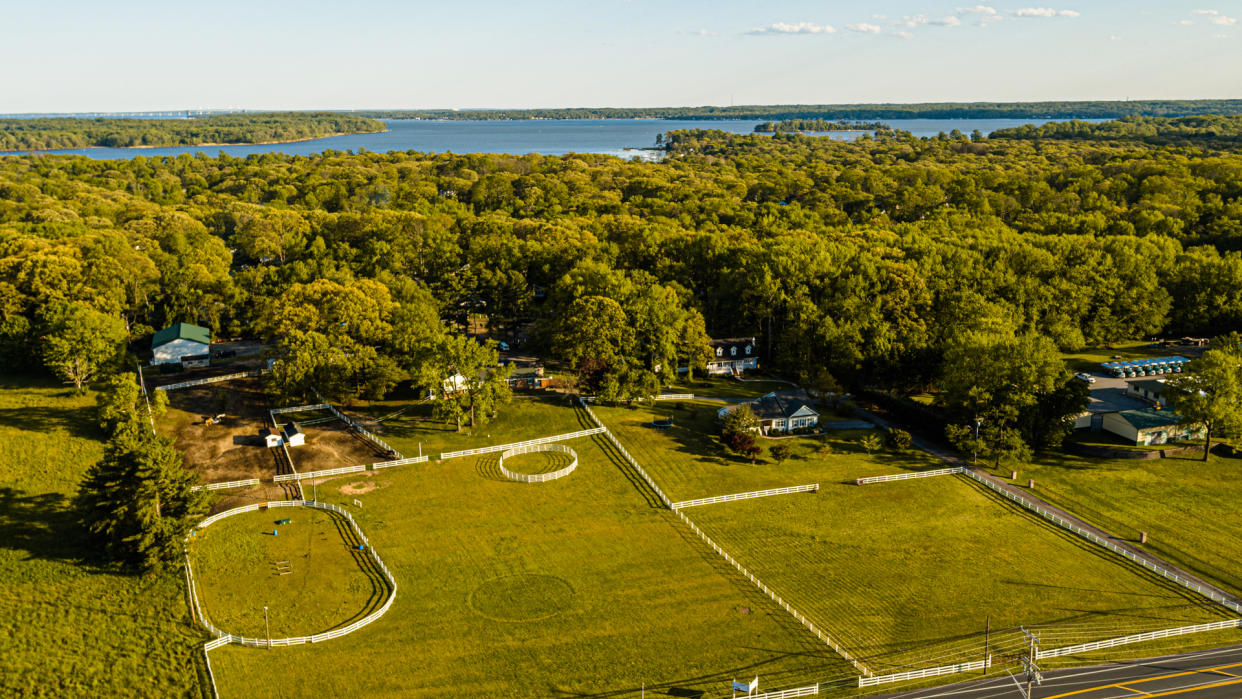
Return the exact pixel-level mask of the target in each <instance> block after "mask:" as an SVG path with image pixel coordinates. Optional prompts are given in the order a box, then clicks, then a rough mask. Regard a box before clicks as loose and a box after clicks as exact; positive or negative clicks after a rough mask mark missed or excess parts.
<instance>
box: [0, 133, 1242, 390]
mask: <svg viewBox="0 0 1242 699" xmlns="http://www.w3.org/2000/svg"><path fill="white" fill-rule="evenodd" d="M668 142H669V143H670V151H669V152H668V154H667V155H668V157H667V158H666V159H665V160H664V161H663V162H657V163H647V162H637V161H625V160H621V159H618V158H615V157H610V156H605V155H569V156H560V157H550V156H540V155H526V156H509V155H453V154H439V155H427V154H418V153H390V154H377V153H362V154H355V155H350V154H344V153H340V152H327V153H323V154H320V155H316V156H310V157H295V156H288V155H282V154H275V153H273V154H265V155H257V156H252V157H249V158H245V159H239V158H233V157H228V156H221V157H218V158H208V157H206V156H202V155H199V156H190V155H184V156H178V157H175V158H143V157H139V158H135V159H133V160H122V161H95V160H90V159H87V158H82V157H70V156H14V157H9V158H5V159H3V160H2V161H0V352H3V354H4V361H7V362H8V363H9V364H10V365H20V364H23V363H24V364H30V363H31V362H32V361H34V362H37V361H39V359H40V358H42V359H44V360H48V356H47V354H48V353H49V352H50V351H51V350H50V348H51V347H52V345H51V344H49V343H48V342H47V341H46V339H47V338H49V337H54V336H57V334H58V333H62V334H63V333H64V332H68V330H67V329H69V328H72V327H75V326H83V325H87V326H91V324H92V323H93V324H94V325H93V326H92V327H95V326H97V327H99V328H102V329H104V330H106V331H107V333H108V337H118V336H119V337H122V338H129V339H131V340H132V339H137V338H142V337H144V336H146V335H148V334H149V333H150V332H151V331H152V330H153V329H158V328H160V327H163V326H165V325H166V324H169V323H173V322H177V321H190V322H196V323H201V324H205V325H208V326H210V327H211V328H213V329H214V330H215V331H216V332H217V333H218V334H221V335H224V336H234V337H235V336H243V335H251V334H263V335H265V336H266V337H268V338H269V339H273V340H275V341H277V343H278V345H279V351H280V352H282V353H284V354H285V356H286V357H288V358H291V359H290V361H289V363H288V365H287V366H288V369H289V371H288V373H287V374H285V375H284V376H285V382H286V386H285V388H286V389H287V390H289V391H291V392H296V391H297V390H299V388H300V387H304V386H305V385H308V384H309V383H310V382H312V381H314V382H319V383H322V384H325V385H331V386H333V389H332V390H333V393H334V394H335V395H337V396H348V395H361V394H375V393H382V392H383V391H384V390H386V389H387V388H389V387H391V386H392V385H393V383H394V382H396V381H398V380H400V379H401V378H403V377H406V376H415V377H417V376H426V372H427V371H428V369H427V367H426V366H425V364H426V362H423V360H424V359H427V358H429V357H431V356H432V355H434V354H435V353H434V352H429V351H428V350H427V349H426V348H427V347H430V346H431V345H430V344H428V343H432V342H438V341H439V340H436V339H435V337H433V336H435V335H438V334H440V333H442V332H444V331H445V328H447V329H449V330H451V328H452V326H453V324H454V323H457V322H459V321H461V320H463V319H464V316H465V315H466V314H467V313H482V314H486V316H487V317H488V319H489V322H490V324H491V326H492V328H493V330H494V332H495V333H496V334H497V335H499V336H500V337H504V338H517V337H520V336H528V338H529V343H530V344H531V346H533V347H534V348H535V349H537V350H538V349H542V350H543V351H545V352H547V353H550V354H551V355H553V356H557V357H560V358H562V359H564V360H566V361H568V362H570V363H571V364H572V365H573V366H574V367H575V368H576V369H578V370H579V372H580V373H581V376H582V379H583V381H584V382H585V385H586V386H587V387H589V388H591V389H596V390H602V389H607V390H615V391H617V392H619V393H621V394H625V393H628V394H641V393H643V392H646V391H650V390H652V389H653V387H657V388H658V385H659V384H660V383H661V382H663V381H666V380H667V379H668V378H669V376H670V373H669V372H671V367H673V366H675V365H676V364H678V363H681V364H685V363H686V362H690V363H696V362H699V361H701V360H702V357H701V353H702V346H703V342H702V340H703V338H704V337H705V334H704V333H706V335H711V336H714V337H728V336H749V335H755V336H757V337H758V338H760V341H759V345H760V347H761V352H762V359H763V361H764V363H765V365H766V366H767V367H769V368H770V369H772V370H774V371H778V372H782V373H785V374H786V375H788V376H790V377H793V378H798V379H801V380H804V381H816V380H819V379H820V378H821V377H823V376H827V375H831V376H833V377H835V379H836V380H839V381H841V382H844V383H847V384H849V385H864V384H865V385H877V386H882V387H886V388H894V389H898V390H906V389H916V388H918V387H921V386H926V385H927V384H929V383H930V382H933V381H935V380H936V379H937V377H939V376H940V375H941V373H942V369H943V367H944V365H945V359H944V358H945V356H946V354H947V353H948V351H949V349H950V348H952V347H954V346H956V345H957V344H959V343H960V340H961V338H963V337H967V336H971V335H972V334H973V335H978V334H992V335H1002V336H1003V335H1009V336H1014V335H1022V336H1032V337H1038V338H1042V339H1044V340H1046V341H1047V342H1049V343H1051V345H1052V346H1055V347H1057V348H1061V349H1072V348H1078V347H1081V346H1083V345H1086V344H1097V343H1107V342H1111V341H1115V340H1121V339H1125V338H1133V337H1146V336H1151V335H1155V334H1159V333H1175V334H1185V333H1193V334H1196V335H1212V334H1218V333H1222V332H1227V331H1229V330H1233V329H1236V328H1238V327H1240V326H1242V157H1239V156H1237V155H1234V154H1232V153H1230V152H1223V151H1215V150H1212V149H1211V148H1210V147H1208V146H1206V145H1201V146H1196V147H1193V148H1191V147H1182V146H1153V145H1149V144H1145V143H1142V142H1134V141H1094V140H1093V141H1080V140H1030V139H1024V138H990V139H975V140H971V139H967V138H966V137H964V136H960V135H958V136H956V137H950V136H944V137H942V138H938V139H916V138H913V137H911V136H909V135H908V134H902V133H898V134H894V135H890V136H883V137H880V138H871V137H864V139H863V140H860V141H857V142H853V143H842V142H837V141H833V140H829V139H822V138H814V137H808V136H802V135H798V134H777V135H774V136H761V135H730V134H726V133H722V132H717V131H681V132H673V133H671V134H669V137H668ZM87 316H90V317H89V318H87ZM441 320H445V321H448V325H445V326H442V325H441V322H440V321H441ZM88 321H89V322H88ZM110 323H111V324H112V325H109V324H110ZM100 332H103V330H100ZM584 347H585V348H586V349H583V348H584ZM419 348H423V349H421V350H420V349H419ZM295 359H296V360H297V361H294V360H295ZM49 365H50V361H49ZM295 369H296V371H295ZM332 372H336V373H335V374H332ZM329 374H331V375H329Z"/></svg>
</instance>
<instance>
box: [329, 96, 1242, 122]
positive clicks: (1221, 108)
mask: <svg viewBox="0 0 1242 699" xmlns="http://www.w3.org/2000/svg"><path fill="white" fill-rule="evenodd" d="M351 113H352V114H359V115H362V116H366V117H370V118H373V119H444V120H452V121H493V120H526V119H740V120H754V121H761V120H771V121H779V120H783V119H829V120H876V119H1116V118H1118V117H1123V116H1134V115H1142V116H1153V117H1176V116H1189V115H1195V114H1239V113H1242V100H1232V99H1219V100H1125V101H1120V100H1116V101H1107V100H1091V101H1059V102H925V103H917V104H892V103H878V104H775V105H739V106H731V107H715V106H702V107H620V108H618V107H567V108H555V109H387V110H357V111H354V112H351Z"/></svg>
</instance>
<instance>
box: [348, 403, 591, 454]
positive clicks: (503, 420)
mask: <svg viewBox="0 0 1242 699" xmlns="http://www.w3.org/2000/svg"><path fill="white" fill-rule="evenodd" d="M569 405H570V399H569V398H568V397H567V396H563V395H559V394H547V395H545V394H529V393H519V394H517V395H515V396H514V397H513V402H512V403H510V404H508V405H503V406H501V407H500V412H499V415H498V416H497V417H496V418H495V419H494V420H491V421H489V422H488V423H487V424H486V425H483V426H481V427H479V428H477V429H474V430H471V429H470V424H469V421H466V422H465V423H464V424H463V429H462V431H461V432H458V431H457V425H456V423H452V424H450V423H447V422H444V421H441V420H437V419H435V418H434V417H432V405H431V404H430V403H427V402H423V401H417V400H394V401H374V402H369V403H361V404H359V405H357V406H355V407H353V408H351V409H349V410H347V411H346V412H347V413H350V414H353V415H362V416H366V417H369V418H379V417H383V416H386V415H391V414H393V413H396V412H398V411H401V412H400V414H399V415H396V416H395V417H392V418H389V419H387V420H384V421H383V422H382V423H381V425H380V427H378V428H374V427H372V426H371V425H365V426H366V427H367V429H373V430H374V431H375V433H376V434H378V435H379V436H380V438H381V439H383V440H384V441H385V442H388V443H389V444H391V445H392V446H393V447H394V448H396V449H397V450H398V451H400V452H401V453H403V454H405V455H406V456H418V454H419V450H420V448H421V450H422V453H423V454H429V455H430V456H431V458H433V459H434V458H436V457H437V456H438V455H439V454H440V453H441V452H446V451H458V450H461V449H472V448H475V447H483V446H490V445H494V444H510V443H512V442H521V441H524V440H527V439H535V438H537V437H547V436H550V435H554V434H564V433H566V432H576V431H578V430H582V429H586V427H584V426H583V424H582V423H581V422H580V421H579V419H578V417H577V415H576V413H575V412H574V411H573V410H569V409H567V408H568V406H569Z"/></svg>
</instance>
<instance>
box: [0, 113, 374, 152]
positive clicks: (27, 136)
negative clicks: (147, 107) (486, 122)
mask: <svg viewBox="0 0 1242 699" xmlns="http://www.w3.org/2000/svg"><path fill="white" fill-rule="evenodd" d="M386 128H387V127H385V126H384V124H383V122H380V121H376V120H374V119H367V118H364V117H359V116H353V115H346V114H335V113H329V112H279V113H271V114H214V115H211V116H205V117H196V118H192V119H110V118H97V119H77V118H71V117H63V118H61V117H56V118H33V119H0V151H22V150H58V149H65V148H89V147H92V146H102V147H108V148H128V147H133V146H201V145H221V144H234V143H280V142H287V141H302V140H306V139H310V138H321V137H323V136H335V135H337V134H350V133H376V132H379V131H384V130H385V129H386Z"/></svg>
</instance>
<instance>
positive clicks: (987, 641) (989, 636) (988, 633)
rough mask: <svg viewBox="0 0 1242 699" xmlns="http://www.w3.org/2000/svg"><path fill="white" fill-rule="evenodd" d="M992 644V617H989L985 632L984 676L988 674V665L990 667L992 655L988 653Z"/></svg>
mask: <svg viewBox="0 0 1242 699" xmlns="http://www.w3.org/2000/svg"><path fill="white" fill-rule="evenodd" d="M991 642H992V616H991V615H988V626H987V630H985V631H984V632H983V674H985V675H986V674H988V665H989V663H988V658H990V657H992V656H991V654H989V653H988V648H989V647H991Z"/></svg>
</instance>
